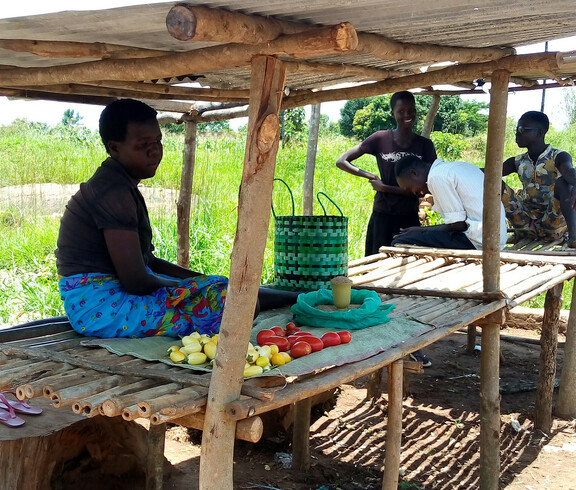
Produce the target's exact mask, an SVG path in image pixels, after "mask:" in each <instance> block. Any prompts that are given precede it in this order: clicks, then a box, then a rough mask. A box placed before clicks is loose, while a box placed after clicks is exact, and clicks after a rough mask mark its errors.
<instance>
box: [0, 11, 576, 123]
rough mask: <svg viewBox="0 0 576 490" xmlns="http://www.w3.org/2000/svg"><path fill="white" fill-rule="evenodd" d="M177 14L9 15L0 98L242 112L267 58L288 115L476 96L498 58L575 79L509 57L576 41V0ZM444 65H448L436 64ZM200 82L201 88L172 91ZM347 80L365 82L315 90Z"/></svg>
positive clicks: (542, 75) (520, 76)
mask: <svg viewBox="0 0 576 490" xmlns="http://www.w3.org/2000/svg"><path fill="white" fill-rule="evenodd" d="M177 5H182V4H178V3H176V2H161V3H150V4H143V5H137V6H131V7H122V8H115V9H108V10H94V11H79V12H59V13H53V14H45V15H38V16H29V17H20V18H12V19H3V20H0V66H1V68H2V69H1V70H0V95H8V96H13V97H21V98H40V99H42V98H44V99H52V100H63V101H75V102H87V103H106V102H108V101H109V100H110V98H111V97H136V98H144V99H148V100H150V99H155V100H156V101H157V102H156V103H155V105H156V106H157V107H160V108H163V109H165V110H169V109H174V110H181V111H182V112H184V111H186V110H187V109H188V108H189V107H190V103H189V102H194V101H219V102H234V103H241V102H246V101H247V99H248V89H249V83H250V67H249V64H250V60H251V58H252V57H253V56H254V55H257V54H274V55H278V56H280V57H281V58H282V59H283V60H286V61H287V62H289V63H288V76H287V81H286V87H287V88H288V89H289V95H288V96H286V97H285V98H284V101H283V107H295V106H300V105H306V104H309V103H315V102H322V101H327V100H344V99H349V98H356V97H362V96H368V95H375V94H379V93H388V92H392V91H395V90H399V89H411V88H424V89H429V88H430V87H432V86H434V85H436V84H439V83H450V84H453V85H455V87H457V88H458V89H460V90H462V89H465V90H474V89H475V84H474V83H473V81H474V80H476V79H480V78H485V79H489V75H490V73H492V71H493V70H494V66H495V65H494V64H493V63H499V64H501V65H502V67H504V68H506V69H508V70H509V71H511V73H512V76H513V81H515V82H518V83H519V84H521V85H523V86H533V85H534V84H535V83H537V81H538V80H545V79H556V80H557V81H558V82H560V83H562V84H564V83H571V77H572V76H573V75H575V74H576V63H572V62H571V59H569V60H568V62H567V61H566V60H564V59H563V58H558V57H557V56H556V54H555V53H546V54H544V53H543V54H541V55H523V56H514V50H513V49H512V48H514V47H518V46H521V45H527V44H532V43H535V42H539V41H546V40H552V39H558V38H562V37H566V36H569V35H572V34H573V33H574V32H576V12H575V10H574V4H573V1H571V0H553V1H550V2H527V1H525V0H524V1H518V0H492V1H484V2H478V3H475V2H470V1H468V0H443V1H437V2H428V1H426V0H415V1H413V2H410V3H409V4H407V3H406V2H398V1H381V0H356V1H350V0H336V1H334V0H314V1H313V2H310V1H296V2H285V1H278V0H271V1H268V2H260V1H258V2H256V1H252V0H239V1H235V0H228V1H225V2H220V1H219V2H216V1H212V0H208V1H204V2H202V3H201V6H198V4H197V3H195V2H189V3H187V4H186V5H188V6H190V7H191V8H190V9H185V8H184V7H176V8H175V10H172V9H173V8H174V7H175V6H177ZM207 7H210V8H209V9H208V8H207ZM169 13H171V15H172V17H171V20H170V21H169V23H170V24H171V31H172V33H175V31H177V32H178V33H179V35H180V36H183V35H184V34H185V33H186V32H189V31H190V29H191V28H193V27H195V28H196V31H195V35H194V36H193V37H192V38H191V40H189V41H183V40H178V39H176V38H175V37H173V36H172V35H171V33H170V32H169V30H168V28H167V15H168V14H169ZM225 14H230V15H225ZM191 19H192V20H191ZM192 21H197V24H196V25H195V26H193V25H192V27H191V22H192ZM496 60H499V61H496ZM443 62H451V63H450V64H451V66H444V67H442V68H440V69H438V66H434V65H435V64H436V65H437V64H438V63H443ZM454 65H455V66H454ZM190 81H195V82H198V83H199V84H201V86H202V89H199V88H196V89H190V88H182V87H178V88H176V87H174V88H169V87H168V85H172V86H173V85H176V84H181V83H183V82H190ZM351 82H352V83H354V82H362V83H366V82H369V83H367V84H366V85H365V86H363V87H355V88H353V89H346V90H331V91H326V90H325V91H324V92H323V93H321V94H320V93H318V91H320V90H322V89H327V88H329V87H334V86H336V85H338V84H342V83H351ZM375 82H376V83H375ZM160 101H162V102H160ZM168 101H171V102H170V103H169V102H168ZM172 101H180V102H178V103H172ZM181 101H187V102H186V103H185V104H182V102H181Z"/></svg>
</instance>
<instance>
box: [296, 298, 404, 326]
mask: <svg viewBox="0 0 576 490" xmlns="http://www.w3.org/2000/svg"><path fill="white" fill-rule="evenodd" d="M350 303H351V304H359V305H360V307H358V308H350V309H348V310H336V311H324V310H320V309H318V308H316V306H318V305H333V304H334V301H333V298H332V291H331V290H329V289H320V290H318V291H314V292H312V293H307V294H301V295H299V296H298V300H297V302H296V304H295V305H294V306H292V308H291V309H292V313H293V314H294V318H295V321H296V323H297V324H298V325H306V326H312V327H327V328H336V329H342V330H357V329H360V328H366V327H371V326H373V325H381V324H383V323H386V322H388V321H389V318H388V314H389V313H390V312H391V311H392V310H393V309H394V305H386V304H384V305H383V304H381V301H380V297H379V296H378V293H376V291H370V290H367V289H361V290H357V289H353V290H352V292H351V294H350Z"/></svg>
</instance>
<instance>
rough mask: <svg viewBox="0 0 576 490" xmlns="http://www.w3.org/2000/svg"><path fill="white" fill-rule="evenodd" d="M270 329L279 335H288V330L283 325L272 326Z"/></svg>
mask: <svg viewBox="0 0 576 490" xmlns="http://www.w3.org/2000/svg"><path fill="white" fill-rule="evenodd" d="M270 330H274V333H275V334H276V335H278V337H286V330H284V329H283V328H282V327H272V328H271V329H270Z"/></svg>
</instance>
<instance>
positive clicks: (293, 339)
mask: <svg viewBox="0 0 576 490" xmlns="http://www.w3.org/2000/svg"><path fill="white" fill-rule="evenodd" d="M286 339H287V340H288V342H289V343H290V347H292V346H293V345H294V344H295V343H296V342H298V340H301V339H300V335H288V337H286Z"/></svg>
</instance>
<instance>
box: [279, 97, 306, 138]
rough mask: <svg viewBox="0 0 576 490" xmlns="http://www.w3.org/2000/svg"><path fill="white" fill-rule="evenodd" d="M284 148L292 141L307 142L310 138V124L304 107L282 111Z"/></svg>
mask: <svg viewBox="0 0 576 490" xmlns="http://www.w3.org/2000/svg"><path fill="white" fill-rule="evenodd" d="M280 121H281V140H282V146H284V144H285V143H288V142H291V141H305V140H306V138H307V137H308V123H307V122H306V111H305V110H304V107H296V108H295V109H288V110H286V111H280Z"/></svg>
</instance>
